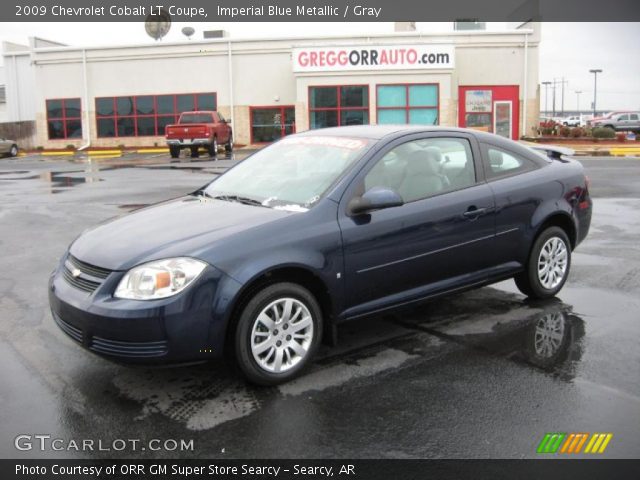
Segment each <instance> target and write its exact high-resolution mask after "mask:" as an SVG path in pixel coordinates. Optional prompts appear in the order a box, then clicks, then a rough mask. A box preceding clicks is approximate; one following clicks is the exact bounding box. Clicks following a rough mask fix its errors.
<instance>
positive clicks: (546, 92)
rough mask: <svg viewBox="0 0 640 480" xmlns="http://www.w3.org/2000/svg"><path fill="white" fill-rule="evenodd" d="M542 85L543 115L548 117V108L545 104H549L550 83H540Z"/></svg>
mask: <svg viewBox="0 0 640 480" xmlns="http://www.w3.org/2000/svg"><path fill="white" fill-rule="evenodd" d="M542 85H544V114H545V116H548V115H549V107H548V105H547V104H548V103H549V85H551V82H542Z"/></svg>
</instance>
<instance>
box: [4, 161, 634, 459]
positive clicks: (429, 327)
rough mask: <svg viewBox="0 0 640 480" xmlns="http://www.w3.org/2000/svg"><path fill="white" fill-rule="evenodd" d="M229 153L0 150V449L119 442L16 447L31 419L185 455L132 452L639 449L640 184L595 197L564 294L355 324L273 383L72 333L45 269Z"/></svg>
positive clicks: (608, 176)
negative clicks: (183, 444) (142, 359)
mask: <svg viewBox="0 0 640 480" xmlns="http://www.w3.org/2000/svg"><path fill="white" fill-rule="evenodd" d="M236 155H237V156H236V157H234V158H230V159H219V160H215V161H212V160H210V159H203V161H198V162H191V161H186V162H180V163H171V162H170V161H169V160H168V159H167V158H163V157H161V156H157V157H155V158H151V159H150V158H140V159H137V158H132V159H128V160H127V159H117V160H114V161H113V162H112V163H107V162H89V163H87V162H75V161H71V162H70V161H68V160H66V159H49V160H47V161H42V160H41V159H39V158H36V157H33V158H30V157H26V158H20V159H11V160H4V161H2V162H0V205H1V207H0V222H1V224H2V237H0V241H1V242H2V246H3V256H2V260H1V262H2V264H1V265H0V292H1V294H0V343H1V344H2V348H0V372H2V381H3V389H2V391H1V393H0V397H1V398H2V402H3V409H2V410H0V411H1V413H0V422H1V423H2V425H3V440H4V441H3V443H2V447H1V448H0V456H2V457H11V458H16V457H17V458H42V457H57V458H63V457H122V456H123V452H116V451H102V452H95V451H94V452H74V451H61V452H60V451H56V452H53V451H45V452H40V451H25V452H22V451H17V450H15V448H14V447H13V439H14V438H15V436H17V435H19V434H21V433H29V432H31V433H44V434H50V435H52V436H54V437H62V438H66V439H71V438H80V439H82V438H91V439H104V440H105V441H111V440H112V439H114V438H141V439H151V438H161V439H164V438H178V439H180V438H184V439H193V440H194V445H195V449H194V451H193V452H179V454H177V452H162V451H157V452H148V451H146V452H145V451H136V452H131V451H126V452H124V454H126V455H125V456H129V457H137V456H140V457H167V458H175V457H176V456H184V457H189V456H191V457H206V458H242V457H246V458H253V457H257V458H278V457H284V458H290V457H294V458H325V457H327V458H349V457H359V458H380V457H383V458H483V457H499V458H533V457H535V456H536V453H535V451H536V447H537V444H538V443H539V440H540V438H541V436H542V435H543V434H544V433H545V432H547V431H584V432H596V431H604V432H613V433H614V437H613V440H612V441H611V443H610V445H609V447H608V448H607V453H606V456H607V458H622V457H626V458H637V457H638V455H640V431H639V429H638V422H637V419H638V418H640V344H639V343H638V341H637V339H638V338H639V335H640V323H639V322H638V318H640V315H639V312H640V300H639V298H640V295H638V294H639V293H640V273H639V272H640V254H639V253H638V251H637V248H636V245H637V238H638V235H639V234H640V219H639V218H638V215H637V211H638V210H639V209H640V199H639V198H637V197H634V196H633V194H629V193H625V194H624V195H619V196H615V195H613V194H612V193H611V190H606V192H607V197H606V198H604V197H596V199H595V211H594V212H595V213H594V219H593V225H592V231H591V234H590V236H589V237H588V238H587V240H586V241H585V242H584V244H582V245H580V248H578V250H577V251H576V252H575V254H574V257H573V266H572V275H571V277H570V279H569V281H568V283H567V285H566V286H565V288H564V289H563V291H562V292H561V295H559V298H558V299H552V300H548V301H543V302H540V301H538V302H533V301H529V300H526V299H525V298H524V297H523V296H522V295H520V294H519V293H517V290H516V289H515V286H514V285H513V283H512V282H510V281H507V282H502V283H500V284H497V285H495V286H493V287H487V288H482V289H479V290H475V291H469V292H466V293H461V294H458V295H455V296H452V297H449V298H446V299H441V300H435V301H432V302H430V303H427V304H424V305H421V306H418V307H414V308H410V309H404V310H401V311H397V312H395V313H394V314H389V315H380V316H378V317H373V318H368V319H361V320H358V321H354V322H349V323H345V324H343V325H341V326H340V327H339V329H338V340H339V342H338V345H337V346H336V347H328V346H323V347H322V349H321V352H320V354H319V355H318V358H317V359H316V360H315V361H314V363H313V365H312V366H311V368H310V369H309V371H308V372H307V373H306V374H305V375H304V376H302V377H300V378H298V379H296V380H294V381H293V382H290V383H287V384H285V385H281V386H279V387H274V388H256V387H252V386H250V385H247V384H246V383H245V382H244V381H243V380H242V379H241V377H240V376H239V375H238V374H236V373H235V372H234V371H233V368H231V367H229V366H228V365H227V364H226V363H225V362H223V361H219V362H213V363H209V364H200V365H191V366H181V367H176V368H147V367H137V368H136V367H130V366H122V365H118V364H114V363H110V362H108V361H106V360H104V359H103V358H98V357H96V356H93V355H91V354H90V353H88V352H86V351H84V350H82V349H80V348H78V346H77V345H76V344H74V342H73V340H71V339H69V338H68V337H66V336H65V335H64V334H62V333H61V332H60V331H59V330H58V329H57V327H56V326H55V325H54V323H53V320H52V319H51V315H50V312H49V310H48V304H47V298H46V282H47V278H48V275H49V272H50V271H51V270H52V269H53V267H54V265H55V264H56V262H57V261H58V259H59V257H60V255H61V254H62V253H63V251H64V249H65V248H66V246H67V245H68V244H69V243H70V242H71V241H72V240H73V238H75V237H76V236H77V235H78V234H79V233H80V232H82V231H83V230H84V229H86V228H88V227H89V226H92V225H95V224H96V223H98V222H100V221H103V220H105V219H107V218H110V217H113V216H116V215H122V214H124V213H126V212H128V211H131V210H133V209H135V208H141V207H144V206H146V205H148V204H151V203H155V202H157V201H161V200H165V199H168V198H172V197H176V196H179V195H183V194H185V193H189V192H192V191H194V190H195V189H197V188H198V187H200V186H202V185H204V184H205V183H207V182H208V181H210V180H211V178H213V176H214V175H216V174H218V173H220V172H222V171H224V170H225V169H226V168H228V167H229V166H231V165H233V164H234V163H235V162H236V161H237V160H239V159H241V158H242V155H241V154H236ZM606 161H607V160H605V162H606ZM598 162H601V161H593V162H591V163H590V162H589V161H586V162H585V166H586V168H587V173H588V174H589V176H590V177H591V180H592V183H593V184H594V185H595V186H596V188H600V189H607V188H608V187H607V185H612V184H615V183H616V182H618V179H619V178H622V177H624V179H625V180H624V181H626V182H629V181H632V180H630V179H633V175H636V180H637V179H640V163H638V162H637V161H635V162H636V163H635V164H634V163H632V162H634V161H633V160H629V161H628V162H631V164H629V163H620V162H618V163H616V162H615V161H610V162H612V163H609V164H607V169H606V170H605V169H603V168H601V164H600V163H598ZM616 165H620V167H619V168H618V169H616V168H615V166H616ZM616 175H617V176H616ZM616 191H619V190H616ZM54 194H55V195H54Z"/></svg>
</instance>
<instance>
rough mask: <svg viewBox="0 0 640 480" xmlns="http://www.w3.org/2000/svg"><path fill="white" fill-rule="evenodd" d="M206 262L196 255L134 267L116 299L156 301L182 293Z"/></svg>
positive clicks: (121, 282) (200, 271)
mask: <svg viewBox="0 0 640 480" xmlns="http://www.w3.org/2000/svg"><path fill="white" fill-rule="evenodd" d="M206 265H207V264H206V263H204V262H201V261H200V260H194V259H193V258H186V257H181V258H168V259H166V260H158V261H155V262H149V263H145V264H143V265H139V266H137V267H135V268H132V269H131V270H129V271H128V272H127V274H126V275H125V276H124V278H123V279H122V280H121V281H120V284H119V285H118V288H117V289H116V293H115V294H114V295H115V296H116V297H117V298H130V299H133V300H154V299H156V298H166V297H170V296H171V295H175V294H176V293H178V292H181V291H182V290H184V289H185V288H187V286H189V284H190V283H191V282H193V281H194V280H195V279H196V278H198V275H200V273H202V270H204V268H205V267H206Z"/></svg>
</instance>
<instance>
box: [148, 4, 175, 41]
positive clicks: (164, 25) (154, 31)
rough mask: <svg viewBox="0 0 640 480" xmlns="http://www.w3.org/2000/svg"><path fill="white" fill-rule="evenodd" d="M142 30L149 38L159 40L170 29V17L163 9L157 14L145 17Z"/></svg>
mask: <svg viewBox="0 0 640 480" xmlns="http://www.w3.org/2000/svg"><path fill="white" fill-rule="evenodd" d="M144 29H145V30H146V31H147V35H149V36H150V37H151V38H153V39H154V40H160V39H161V38H162V37H164V36H165V35H166V34H167V33H169V30H170V29H171V15H169V12H167V11H166V10H165V9H164V8H161V9H160V13H158V14H154V15H147V18H146V20H145V22H144Z"/></svg>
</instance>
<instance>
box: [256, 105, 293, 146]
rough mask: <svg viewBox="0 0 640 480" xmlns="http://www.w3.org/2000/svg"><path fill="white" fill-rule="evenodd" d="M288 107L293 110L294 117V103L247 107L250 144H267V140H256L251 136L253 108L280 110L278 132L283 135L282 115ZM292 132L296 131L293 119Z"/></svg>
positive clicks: (283, 117) (283, 116)
mask: <svg viewBox="0 0 640 480" xmlns="http://www.w3.org/2000/svg"><path fill="white" fill-rule="evenodd" d="M288 108H292V109H293V111H294V117H295V108H296V107H295V105H259V106H255V107H253V106H251V107H249V136H250V140H251V144H255V145H261V144H267V143H269V142H256V141H254V138H253V112H254V110H280V132H281V134H282V137H285V136H286V135H285V133H284V132H285V127H284V119H285V115H284V111H285V110H286V109H288ZM291 133H292V134H293V133H296V122H295V119H294V122H293V132H291Z"/></svg>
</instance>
